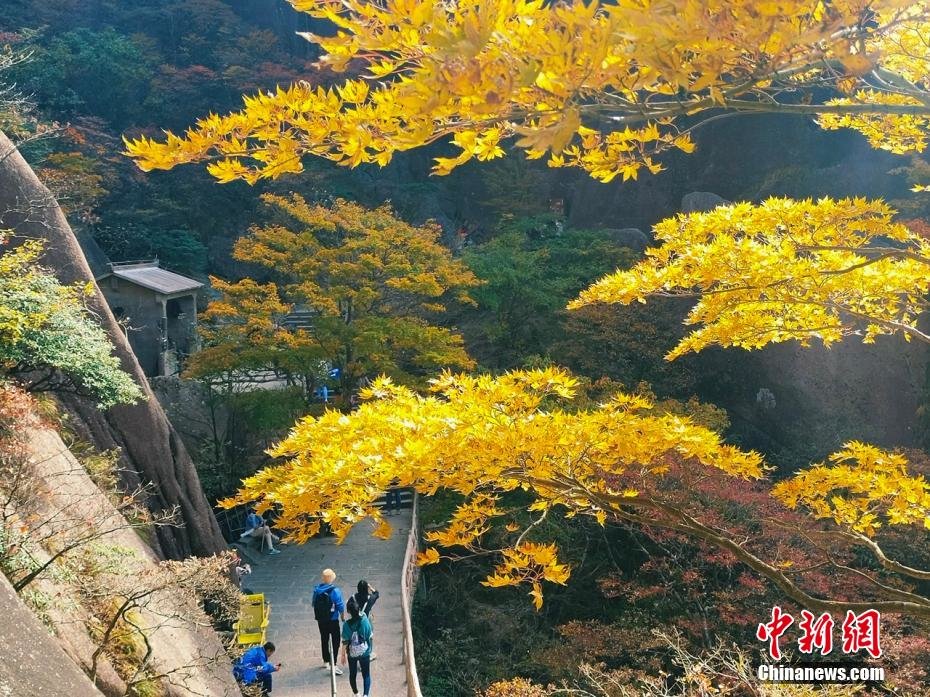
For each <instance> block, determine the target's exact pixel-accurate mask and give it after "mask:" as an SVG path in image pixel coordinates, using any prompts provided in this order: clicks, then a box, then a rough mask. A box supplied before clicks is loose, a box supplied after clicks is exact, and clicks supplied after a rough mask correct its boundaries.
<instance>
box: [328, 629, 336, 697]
mask: <svg viewBox="0 0 930 697" xmlns="http://www.w3.org/2000/svg"><path fill="white" fill-rule="evenodd" d="M326 640H327V641H329V637H327V638H326ZM329 690H330V694H331V695H332V697H336V658H335V657H334V656H330V657H329Z"/></svg>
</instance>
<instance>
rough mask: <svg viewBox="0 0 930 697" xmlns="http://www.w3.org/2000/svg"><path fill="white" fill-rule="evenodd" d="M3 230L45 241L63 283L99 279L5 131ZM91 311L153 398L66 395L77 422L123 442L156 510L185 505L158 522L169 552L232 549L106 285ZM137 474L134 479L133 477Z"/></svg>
mask: <svg viewBox="0 0 930 697" xmlns="http://www.w3.org/2000/svg"><path fill="white" fill-rule="evenodd" d="M0 228H6V229H11V230H13V232H14V235H15V237H14V244H15V241H16V240H17V239H26V238H40V239H44V240H46V243H47V246H46V250H47V251H46V255H45V258H44V264H45V265H46V266H47V267H49V268H51V269H52V270H53V271H54V272H55V274H56V275H57V276H58V278H59V279H60V280H61V281H62V282H64V283H73V282H75V281H80V282H82V283H93V282H94V279H93V275H92V274H91V271H90V268H89V267H88V265H87V261H86V260H85V258H84V254H83V253H82V251H81V248H80V246H79V245H78V242H77V239H76V238H75V236H74V233H73V232H72V230H71V227H70V226H69V225H68V222H67V220H65V217H64V214H63V213H62V211H61V209H60V208H59V206H58V204H57V202H56V201H55V199H54V197H53V196H52V195H51V193H49V191H48V189H46V188H45V187H44V186H43V185H42V183H41V182H40V181H39V180H38V178H37V177H36V175H35V173H34V172H33V171H32V169H31V168H30V167H29V165H28V164H27V163H26V161H25V160H24V159H23V158H22V156H21V155H20V153H19V152H18V151H17V150H16V149H15V147H14V146H13V145H12V144H11V142H10V141H9V139H8V138H7V137H6V136H5V135H3V134H2V133H0ZM94 289H95V291H94V293H92V294H91V295H90V297H89V298H88V304H89V306H90V309H91V310H92V311H93V312H94V313H95V314H96V315H97V317H98V319H99V322H100V324H101V325H102V326H103V328H104V329H105V330H106V332H107V333H108V334H109V336H110V339H111V341H112V342H113V344H114V346H115V351H116V355H117V356H118V357H119V359H120V361H121V363H122V366H123V368H124V369H125V370H126V371H127V372H128V373H130V374H131V375H132V376H134V377H135V379H136V381H137V382H138V383H139V384H140V385H141V386H142V387H143V390H144V391H145V393H146V395H147V396H148V399H147V400H146V401H144V402H142V403H140V404H136V405H132V406H118V407H114V408H112V409H109V410H107V411H105V412H103V411H100V410H99V409H98V408H97V407H96V406H95V405H93V404H91V403H89V402H88V401H87V400H84V399H80V398H77V397H74V396H68V395H62V400H63V401H64V402H65V404H66V406H67V408H68V409H69V410H70V411H71V412H73V414H74V416H75V420H74V426H75V428H76V429H78V430H80V431H82V433H81V435H82V436H83V437H85V438H86V439H87V440H88V441H90V442H91V443H93V444H94V445H95V446H96V447H97V448H99V449H101V450H108V449H113V448H119V449H120V450H121V453H122V462H121V464H122V466H123V469H124V470H125V471H126V472H127V473H128V474H127V475H126V476H127V478H128V479H129V480H130V481H127V482H126V484H127V486H129V487H132V486H134V485H135V484H137V483H139V482H143V483H151V484H152V485H153V495H152V499H151V501H150V505H151V507H152V508H153V509H159V510H160V509H164V510H167V509H171V508H172V507H174V506H178V507H179V510H180V513H181V517H182V518H183V522H184V525H183V527H179V528H159V530H158V545H159V546H160V548H161V549H160V553H161V554H163V555H164V556H166V557H169V558H174V559H181V558H184V557H186V556H189V555H191V554H196V555H210V554H213V553H215V552H217V551H219V550H222V549H224V548H225V542H224V540H223V538H222V535H221V534H220V530H219V526H218V525H217V523H216V520H215V518H214V516H213V512H212V510H211V508H210V505H209V504H208V503H207V500H206V498H205V497H204V495H203V492H202V490H201V487H200V481H199V479H198V477H197V472H196V470H195V469H194V464H193V461H192V460H191V458H190V455H189V454H188V452H187V450H186V448H185V447H184V444H183V443H182V442H181V439H180V438H179V436H178V434H177V433H176V432H175V430H174V428H173V427H172V426H171V424H170V423H169V422H168V419H167V418H166V416H165V413H164V411H162V408H161V406H160V405H159V403H158V400H157V399H155V397H154V396H153V395H152V392H151V390H150V389H149V387H148V383H147V382H146V379H145V376H144V375H143V373H142V370H141V368H140V367H139V364H138V362H137V361H136V358H135V356H134V355H133V353H132V349H130V347H129V343H128V341H127V340H126V338H125V336H124V335H123V333H122V331H121V330H120V327H119V325H117V323H116V320H115V319H114V317H113V315H112V313H111V312H110V308H109V307H108V306H107V304H106V301H105V300H104V298H103V295H102V294H101V293H100V290H99V289H98V288H96V286H94ZM132 480H135V481H132Z"/></svg>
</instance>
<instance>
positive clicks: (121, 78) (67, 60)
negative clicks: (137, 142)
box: [21, 28, 158, 127]
mask: <svg viewBox="0 0 930 697" xmlns="http://www.w3.org/2000/svg"><path fill="white" fill-rule="evenodd" d="M157 59H158V57H157V56H156V55H153V54H151V53H149V52H147V51H146V49H145V47H144V46H143V45H142V44H140V43H139V42H137V41H135V40H133V39H131V38H129V37H127V36H124V35H122V34H119V33H118V32H117V31H116V30H114V29H112V28H108V29H104V30H103V31H92V30H90V29H87V28H79V29H75V30H73V31H69V32H66V33H64V34H61V35H59V36H56V37H55V38H53V39H51V40H50V41H49V42H48V43H47V44H46V45H44V46H42V45H37V46H36V47H35V55H34V58H33V60H31V61H29V62H27V63H25V64H24V65H23V67H22V71H21V72H22V82H24V83H25V84H26V85H27V86H28V87H29V89H30V90H31V91H32V92H34V94H35V99H36V102H37V103H38V106H39V107H40V108H42V109H49V110H52V111H54V112H55V113H57V114H62V115H75V114H95V115H99V116H101V117H103V118H104V119H106V120H107V121H109V122H111V123H112V124H113V125H115V126H118V127H124V126H126V125H128V124H129V123H130V122H131V120H132V119H133V118H134V117H137V116H139V115H140V111H141V105H142V102H143V100H144V99H145V96H146V94H147V93H148V89H149V81H150V79H151V75H152V70H153V68H154V66H155V64H156V62H157Z"/></svg>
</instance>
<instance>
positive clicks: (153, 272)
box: [97, 261, 203, 295]
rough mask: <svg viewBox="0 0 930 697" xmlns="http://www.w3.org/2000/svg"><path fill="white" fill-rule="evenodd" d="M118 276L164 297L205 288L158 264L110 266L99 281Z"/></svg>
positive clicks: (144, 263)
mask: <svg viewBox="0 0 930 697" xmlns="http://www.w3.org/2000/svg"><path fill="white" fill-rule="evenodd" d="M109 276H116V277H117V278H122V279H123V280H125V281H129V282H130V283H135V284H136V285H137V286H142V287H143V288H148V289H149V290H153V291H155V292H156V293H162V294H163V295H173V294H175V293H189V292H191V291H194V290H197V289H198V288H202V287H203V283H201V282H200V281H195V280H194V279H193V278H188V277H187V276H182V275H181V274H177V273H174V272H172V271H167V270H166V269H162V268H160V267H159V266H158V262H157V261H154V262H142V263H130V264H110V271H109V272H108V273H105V274H103V275H102V276H100V277H99V278H98V279H97V280H100V279H103V278H107V277H109Z"/></svg>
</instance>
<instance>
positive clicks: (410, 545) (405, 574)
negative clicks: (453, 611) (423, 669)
mask: <svg viewBox="0 0 930 697" xmlns="http://www.w3.org/2000/svg"><path fill="white" fill-rule="evenodd" d="M417 498H418V497H417V494H416V492H414V494H413V513H412V515H411V520H410V534H409V535H407V551H406V552H405V554H404V568H403V571H402V574H401V578H400V606H401V612H402V613H403V623H404V668H405V669H406V671H407V697H423V693H422V692H420V678H419V677H418V676H417V661H416V657H415V655H414V650H413V620H412V617H411V612H412V610H413V594H414V593H415V592H416V588H417V579H418V578H419V576H420V567H419V566H417V551H418V550H419V545H420V524H419V516H418V510H419V502H418V501H417Z"/></svg>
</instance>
